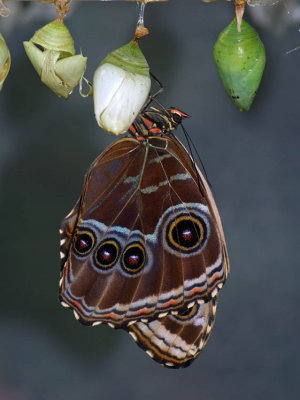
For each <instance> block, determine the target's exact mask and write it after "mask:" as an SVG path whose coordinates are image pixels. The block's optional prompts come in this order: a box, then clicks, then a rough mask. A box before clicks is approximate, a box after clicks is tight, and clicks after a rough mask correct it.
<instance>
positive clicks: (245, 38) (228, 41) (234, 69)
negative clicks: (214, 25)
mask: <svg viewBox="0 0 300 400" xmlns="http://www.w3.org/2000/svg"><path fill="white" fill-rule="evenodd" d="M214 58H215V62H216V66H217V70H218V73H219V76H220V78H221V81H222V83H223V86H224V88H225V90H226V92H227V93H228V94H229V96H230V97H231V98H232V100H233V102H234V103H235V104H236V105H237V106H238V107H239V109H240V110H247V111H248V110H249V109H250V106H251V104H252V102H253V99H254V97H255V94H256V92H257V89H258V87H259V84H260V81H261V77H262V74H263V71H264V68H265V63H266V53H265V48H264V45H263V44H262V42H261V40H260V38H259V36H258V33H257V32H256V31H255V29H253V28H252V26H250V25H249V24H248V23H247V22H245V21H244V20H243V21H242V24H241V32H238V31H237V24H236V19H235V18H234V20H233V21H232V22H231V23H230V24H229V25H228V26H227V27H226V28H225V29H224V30H223V31H222V32H221V33H220V35H219V37H218V40H217V42H216V44H215V47H214Z"/></svg>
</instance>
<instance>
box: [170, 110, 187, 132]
mask: <svg viewBox="0 0 300 400" xmlns="http://www.w3.org/2000/svg"><path fill="white" fill-rule="evenodd" d="M168 111H169V113H170V121H171V123H172V126H173V127H174V128H175V127H176V126H178V125H180V124H181V123H182V121H183V120H184V119H185V118H190V117H191V116H190V115H189V114H186V113H184V112H183V111H181V110H179V108H176V107H170V108H169V109H168Z"/></svg>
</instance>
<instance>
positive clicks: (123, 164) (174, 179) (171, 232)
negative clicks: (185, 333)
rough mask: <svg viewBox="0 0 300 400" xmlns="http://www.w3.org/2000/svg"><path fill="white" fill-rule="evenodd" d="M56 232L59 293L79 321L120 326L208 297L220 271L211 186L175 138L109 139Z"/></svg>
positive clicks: (222, 251)
mask: <svg viewBox="0 0 300 400" xmlns="http://www.w3.org/2000/svg"><path fill="white" fill-rule="evenodd" d="M61 230H62V241H63V243H62V248H61V252H62V254H63V258H62V260H63V261H62V262H63V266H64V272H63V276H62V277H63V279H62V282H61V286H60V296H61V299H62V301H63V302H64V304H67V305H69V306H71V307H72V308H73V309H74V310H76V312H77V314H78V315H79V318H80V320H81V322H83V323H87V324H92V323H94V322H97V321H103V322H109V323H113V324H115V325H118V326H122V325H125V324H127V323H128V322H130V321H135V320H140V319H141V318H153V317H155V316H157V315H158V314H160V313H163V312H170V311H171V310H176V309H183V307H184V306H185V305H187V304H188V303H190V302H192V301H194V300H199V299H205V301H209V300H210V299H211V297H212V296H216V295H217V290H218V289H217V288H218V286H220V285H222V284H223V282H224V281H225V279H226V277H227V273H228V262H227V253H226V245H225V240H224V235H223V230H222V226H221V222H220V218H219V214H218V212H217V208H216V206H215V203H214V200H213V197H212V195H211V192H210V189H209V187H208V185H207V184H206V182H205V179H204V178H203V176H202V175H200V179H199V174H197V173H196V170H195V168H194V167H193V163H192V161H191V158H190V156H189V155H188V153H187V152H186V150H185V149H184V147H183V146H182V145H181V143H180V142H179V141H178V140H176V139H175V138H173V137H167V136H164V137H150V138H149V139H147V140H144V141H142V142H140V141H138V140H136V139H133V138H123V139H120V140H118V141H116V142H115V143H114V144H113V145H111V146H110V147H109V148H108V149H107V150H106V151H105V152H104V153H102V155H100V156H99V157H98V158H97V159H96V160H95V162H94V163H93V164H92V166H91V168H90V170H89V171H88V173H87V176H86V180H85V185H84V190H83V194H82V196H81V199H80V201H79V203H78V205H77V207H75V208H74V210H73V211H72V212H71V214H70V215H69V216H67V217H66V218H65V220H64V221H63V222H62V225H61ZM209 304H210V303H209ZM205 310H206V311H207V310H210V306H209V307H208V308H207V307H206V308H205ZM206 311H205V312H206ZM168 318H169V317H168ZM168 318H167V319H166V320H164V321H165V322H166V323H167V322H168V323H170V324H171V325H172V324H173V325H176V324H177V323H176V322H174V318H175V317H174V318H173V317H170V321H171V322H169V319H168ZM172 318H173V319H172ZM157 323H158V322H157ZM159 323H160V324H162V325H164V322H162V320H159ZM136 326H138V325H136ZM176 326H177V325H176ZM136 329H137V330H138V329H139V328H136ZM174 329H175V328H174ZM132 330H133V328H132Z"/></svg>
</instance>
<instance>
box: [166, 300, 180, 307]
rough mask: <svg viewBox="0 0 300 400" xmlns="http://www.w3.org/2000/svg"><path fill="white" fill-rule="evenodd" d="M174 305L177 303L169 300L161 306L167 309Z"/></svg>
mask: <svg viewBox="0 0 300 400" xmlns="http://www.w3.org/2000/svg"><path fill="white" fill-rule="evenodd" d="M174 304H177V301H176V300H174V299H171V300H169V301H168V302H167V303H165V304H164V305H163V307H169V306H172V305H174Z"/></svg>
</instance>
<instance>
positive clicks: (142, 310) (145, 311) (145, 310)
mask: <svg viewBox="0 0 300 400" xmlns="http://www.w3.org/2000/svg"><path fill="white" fill-rule="evenodd" d="M148 311H149V310H148V308H145V307H144V308H142V309H141V310H139V311H136V312H135V313H133V315H140V314H146V313H147V312H148Z"/></svg>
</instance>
